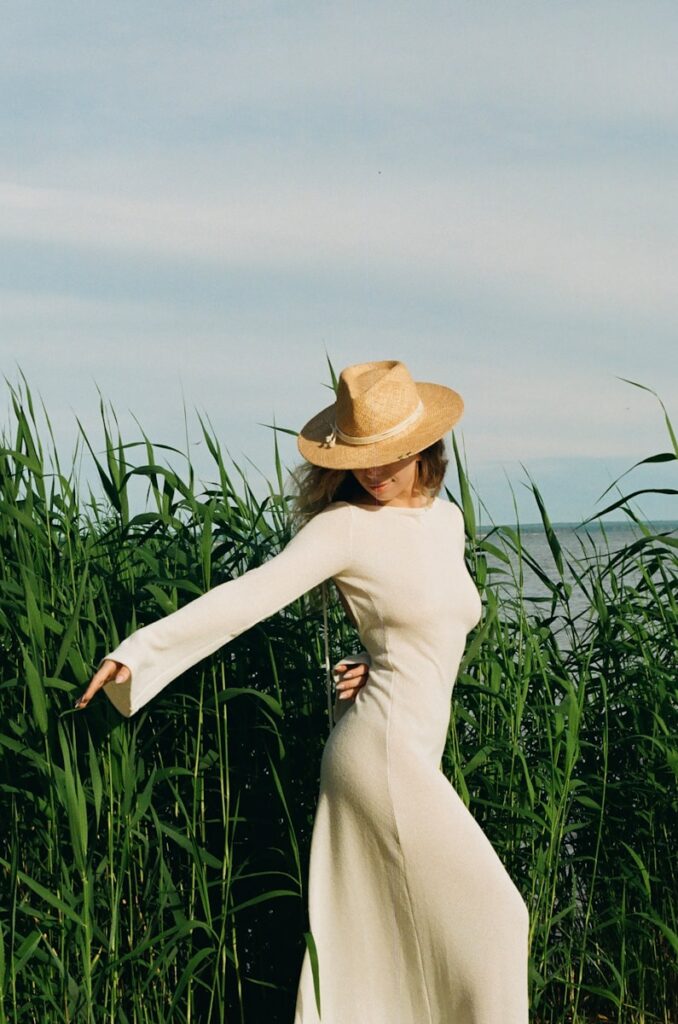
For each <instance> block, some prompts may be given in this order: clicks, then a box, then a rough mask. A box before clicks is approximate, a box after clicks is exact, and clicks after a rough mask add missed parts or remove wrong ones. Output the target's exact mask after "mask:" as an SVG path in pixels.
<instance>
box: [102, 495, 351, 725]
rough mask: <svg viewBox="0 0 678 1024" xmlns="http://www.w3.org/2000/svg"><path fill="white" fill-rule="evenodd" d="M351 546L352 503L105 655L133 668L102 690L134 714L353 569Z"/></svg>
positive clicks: (334, 508) (333, 509)
mask: <svg viewBox="0 0 678 1024" xmlns="http://www.w3.org/2000/svg"><path fill="white" fill-rule="evenodd" d="M352 546H353V517H352V509H351V507H350V505H349V504H347V503H346V502H337V503H335V504H332V505H329V506H328V507H327V508H325V509H323V511H322V512H320V513H318V515H316V516H314V517H313V518H312V519H311V520H310V521H309V522H308V523H306V525H305V526H303V527H302V529H301V530H299V532H298V533H296V534H295V535H294V537H293V538H292V539H291V541H290V542H289V544H287V546H286V547H285V548H284V549H283V550H282V551H281V552H280V554H278V555H276V556H275V557H273V558H270V559H269V560H268V561H267V562H265V563H264V564H263V565H260V566H257V567H256V568H255V569H250V570H249V571H248V572H246V573H243V575H242V576H238V577H237V578H236V579H233V580H228V581H227V582H226V583H221V584H219V585H218V586H216V587H213V588H212V589H211V590H209V591H208V592H207V593H206V594H203V595H202V596H201V597H198V598H196V599H195V600H193V601H191V602H189V604H187V605H185V606H184V607H183V608H180V609H179V610H178V611H176V612H173V613H172V614H171V615H167V616H165V617H164V618H162V619H158V620H157V621H156V622H153V623H151V624H150V625H148V626H143V627H141V628H140V629H137V630H136V631H135V632H134V633H132V634H131V635H130V636H128V637H127V639H125V640H123V642H122V643H121V644H120V645H119V646H118V647H116V648H115V650H113V651H110V652H109V653H108V654H107V655H106V656H105V657H106V658H111V659H112V660H114V661H118V662H122V664H124V665H127V667H128V668H129V669H130V671H131V680H130V681H129V682H127V683H115V682H111V683H108V684H107V685H106V686H105V687H104V693H105V694H106V696H107V697H108V698H109V700H110V701H111V702H112V703H113V705H114V706H115V707H116V708H117V710H118V711H119V712H120V713H121V714H123V715H125V716H126V717H129V716H130V715H133V714H135V713H136V712H137V711H138V710H139V709H140V708H142V707H143V706H144V705H145V704H147V703H148V701H149V700H151V698H153V697H155V696H156V694H158V693H159V691H160V690H162V689H163V687H165V686H167V684H168V683H170V682H171V681H172V680H173V679H175V678H176V677H177V676H179V675H181V673H182V672H185V671H186V670H187V669H189V668H191V666H193V665H195V664H196V663H197V662H198V661H200V660H201V659H202V658H205V657H207V656H208V655H209V654H212V653H213V652H214V651H216V650H217V648H219V647H221V646H223V645H224V644H226V643H228V642H229V641H231V640H233V639H234V638H235V637H237V636H238V635H239V634H240V633H244V632H245V630H247V629H249V628H250V627H251V626H253V625H254V624H255V623H257V622H261V621H262V620H263V619H266V618H268V616H270V615H273V614H274V612H277V611H279V610H280V609H281V608H284V607H285V605H287V604H289V603H290V602H291V601H294V600H295V599H296V598H298V597H300V596H301V595H302V594H305V593H306V592H307V591H308V590H310V589H311V588H312V587H314V586H316V585H317V584H319V583H321V582H322V581H323V580H326V579H329V578H330V577H332V576H336V575H338V574H340V573H341V572H342V571H344V570H347V569H348V568H349V566H350V563H351V558H352ZM102 660H103V659H102Z"/></svg>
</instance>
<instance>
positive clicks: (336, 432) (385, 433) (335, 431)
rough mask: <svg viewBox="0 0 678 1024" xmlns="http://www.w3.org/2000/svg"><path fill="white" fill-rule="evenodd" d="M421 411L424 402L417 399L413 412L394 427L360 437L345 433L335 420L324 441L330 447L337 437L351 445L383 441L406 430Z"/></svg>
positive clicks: (418, 416)
mask: <svg viewBox="0 0 678 1024" xmlns="http://www.w3.org/2000/svg"><path fill="white" fill-rule="evenodd" d="M423 411H424V403H423V402H422V400H421V399H419V404H418V405H417V407H416V409H415V410H414V412H411V413H410V415H409V416H406V417H405V419H404V420H401V421H400V423H396V425H395V427H390V428H389V429H388V430H382V431H381V433H379V434H364V435H363V436H362V437H356V436H355V435H354V434H345V433H344V431H343V430H341V429H340V428H339V427H338V426H337V424H336V422H335V423H334V424H333V425H332V430H331V431H330V433H329V434H328V435H327V437H326V438H325V443H326V444H328V445H329V446H330V447H333V446H334V443H335V441H336V439H337V437H338V438H340V440H342V441H343V442H344V444H353V445H360V444H374V443H375V442H376V441H385V440H386V439H387V438H389V437H395V436H396V435H397V434H401V433H402V432H403V430H407V428H408V427H410V426H412V424H413V423H416V422H417V420H418V419H419V418H420V417H421V414H422V413H423Z"/></svg>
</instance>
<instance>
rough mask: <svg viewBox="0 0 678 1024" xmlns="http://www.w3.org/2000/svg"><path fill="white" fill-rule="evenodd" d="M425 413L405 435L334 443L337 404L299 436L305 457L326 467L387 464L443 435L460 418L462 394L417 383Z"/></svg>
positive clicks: (442, 387)
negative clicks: (369, 441)
mask: <svg viewBox="0 0 678 1024" xmlns="http://www.w3.org/2000/svg"><path fill="white" fill-rule="evenodd" d="M416 388H417V391H418V393H419V397H420V398H421V400H422V402H423V405H424V412H423V414H422V415H421V417H420V418H419V419H418V420H417V422H416V423H415V424H414V426H413V427H411V428H410V429H409V430H404V431H403V432H402V434H396V435H395V436H394V437H389V438H386V439H385V440H383V441H375V442H374V443H372V444H364V445H363V444H360V445H356V444H347V443H346V442H345V441H342V440H341V438H339V437H337V438H336V439H335V441H334V443H333V444H332V445H328V444H327V442H326V440H325V438H326V436H327V435H328V434H329V432H330V431H331V429H332V426H333V424H334V413H335V403H333V404H332V405H328V406H327V407H326V408H325V409H322V410H321V412H319V413H317V414H316V415H315V416H313V418H312V419H310V420H309V421H308V423H307V424H306V425H305V426H303V427H302V428H301V430H300V431H299V433H298V435H297V447H298V449H299V451H300V452H301V454H302V455H303V457H304V458H305V459H306V460H307V461H308V462H312V463H313V464H314V465H316V466H322V467H324V468H325V469H366V468H368V467H370V466H385V465H387V463H389V462H398V461H399V460H400V459H406V458H408V456H410V455H416V454H417V452H421V451H423V450H424V448H428V446H429V445H431V444H433V443H434V442H435V441H439V440H440V438H441V437H444V436H445V434H446V433H447V431H448V430H451V428H452V427H453V426H454V424H455V423H456V422H457V420H459V419H460V418H461V415H462V413H463V411H464V402H463V399H462V397H461V395H460V394H458V393H457V392H456V391H453V390H452V388H447V387H445V386H444V385H442V384H424V383H420V382H419V381H417V382H416Z"/></svg>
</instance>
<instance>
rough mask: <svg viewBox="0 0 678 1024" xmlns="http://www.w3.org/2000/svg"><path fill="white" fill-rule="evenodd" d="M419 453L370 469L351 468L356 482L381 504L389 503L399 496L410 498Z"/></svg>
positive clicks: (412, 492) (415, 476)
mask: <svg viewBox="0 0 678 1024" xmlns="http://www.w3.org/2000/svg"><path fill="white" fill-rule="evenodd" d="M420 459H421V456H420V455H418V454H417V455H409V456H408V457H407V458H406V459H400V461H399V462H389V463H388V465H386V466H375V467H374V468H372V469H352V470H351V472H352V473H353V476H354V477H355V478H356V480H357V481H358V483H359V484H360V486H361V487H362V488H364V490H366V491H367V493H368V494H370V495H371V496H372V497H373V498H375V499H376V500H377V501H378V502H380V503H381V504H386V505H387V504H389V503H390V502H393V501H396V502H397V501H398V499H401V498H411V497H412V496H413V494H414V484H415V481H416V479H417V463H418V462H419V461H420Z"/></svg>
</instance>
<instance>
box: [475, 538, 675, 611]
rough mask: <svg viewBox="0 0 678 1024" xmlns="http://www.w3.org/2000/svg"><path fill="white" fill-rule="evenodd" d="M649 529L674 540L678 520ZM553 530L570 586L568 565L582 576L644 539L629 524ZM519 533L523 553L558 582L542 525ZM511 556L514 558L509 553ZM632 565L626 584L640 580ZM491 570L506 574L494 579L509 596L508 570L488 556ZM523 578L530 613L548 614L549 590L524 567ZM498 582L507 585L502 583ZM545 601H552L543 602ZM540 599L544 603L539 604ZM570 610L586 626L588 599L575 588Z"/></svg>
mask: <svg viewBox="0 0 678 1024" xmlns="http://www.w3.org/2000/svg"><path fill="white" fill-rule="evenodd" d="M647 525H648V527H649V528H650V529H651V530H652V531H653V533H654V534H668V535H669V536H671V537H673V538H674V539H675V538H678V521H676V520H671V521H661V522H653V523H649V524H647ZM553 529H554V532H555V534H556V536H557V538H558V541H559V543H560V546H561V547H562V549H563V561H564V563H565V572H564V578H565V580H566V582H570V583H574V579H573V576H572V573H571V571H570V570H569V567H568V561H570V562H572V563H573V564H575V565H576V568H577V570H578V572H580V573H581V571H582V568H583V567H584V566H585V565H587V564H591V563H595V561H596V560H597V559H598V558H600V559H601V561H602V563H603V564H604V563H605V562H607V561H608V557H609V555H610V554H613V553H614V552H618V551H620V550H621V549H623V548H625V547H628V546H630V545H631V544H633V542H634V541H636V540H638V539H640V537H642V536H643V534H642V532H641V530H640V529H639V528H638V527H637V526H635V524H630V523H628V522H618V523H606V524H605V525H604V527H603V528H602V529H601V528H600V526H598V525H596V524H593V523H589V524H588V525H587V526H585V527H582V528H579V529H577V528H576V524H573V523H554V524H553ZM520 533H521V540H522V545H523V548H524V550H525V551H527V552H529V554H530V556H531V558H532V559H533V560H534V562H535V563H536V564H537V565H538V566H539V567H540V569H541V570H542V571H543V572H544V574H545V575H546V576H548V577H549V578H550V579H551V580H557V579H558V570H557V569H556V565H555V562H554V559H553V556H552V554H551V549H550V548H549V545H548V541H547V539H546V534H545V533H544V529H543V526H542V525H541V524H538V525H528V526H521V528H520ZM491 541H492V542H493V543H495V544H496V546H498V547H502V546H503V545H502V544H501V542H500V540H499V538H498V537H497V536H496V535H494V536H493V537H492V538H491ZM508 553H509V554H511V553H510V552H508ZM633 562H634V556H633V555H631V556H630V565H629V568H628V569H627V570H626V572H625V573H624V576H625V580H626V582H627V584H628V583H630V584H633V583H635V582H636V581H637V580H638V578H639V576H640V571H639V569H638V568H635V566H633ZM511 564H512V567H513V570H514V571H515V569H516V565H517V558H516V556H515V555H511ZM488 566H489V567H490V568H502V569H503V570H504V572H503V574H494V573H493V577H494V579H495V581H496V582H497V584H498V585H499V586H500V587H501V588H502V589H503V588H506V592H507V593H510V592H512V591H513V590H514V584H513V582H512V578H511V574H510V570H509V568H508V566H505V565H503V563H501V562H500V561H499V560H498V559H496V558H493V557H492V556H488ZM523 575H524V585H523V592H524V597H525V599H526V605H527V608H528V610H530V608H532V609H533V610H534V611H535V612H538V611H539V609H540V607H541V608H542V609H543V613H544V614H548V611H549V608H550V592H549V590H548V588H547V587H546V586H545V585H544V584H543V583H542V581H541V580H540V579H539V576H538V575H537V574H536V573H535V572H534V571H533V570H532V569H531V568H529V567H528V566H527V565H525V564H524V563H523ZM499 581H505V582H501V583H500V582H499ZM544 598H548V599H549V600H547V601H544V600H543V599H544ZM539 599H542V600H541V601H540V600H539ZM570 608H571V610H572V613H573V614H574V615H578V614H582V625H583V624H584V622H585V619H586V613H587V610H588V602H587V599H586V596H585V595H584V594H582V593H581V591H580V589H579V588H578V587H577V586H576V585H575V586H574V588H573V590H572V595H571V597H570Z"/></svg>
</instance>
